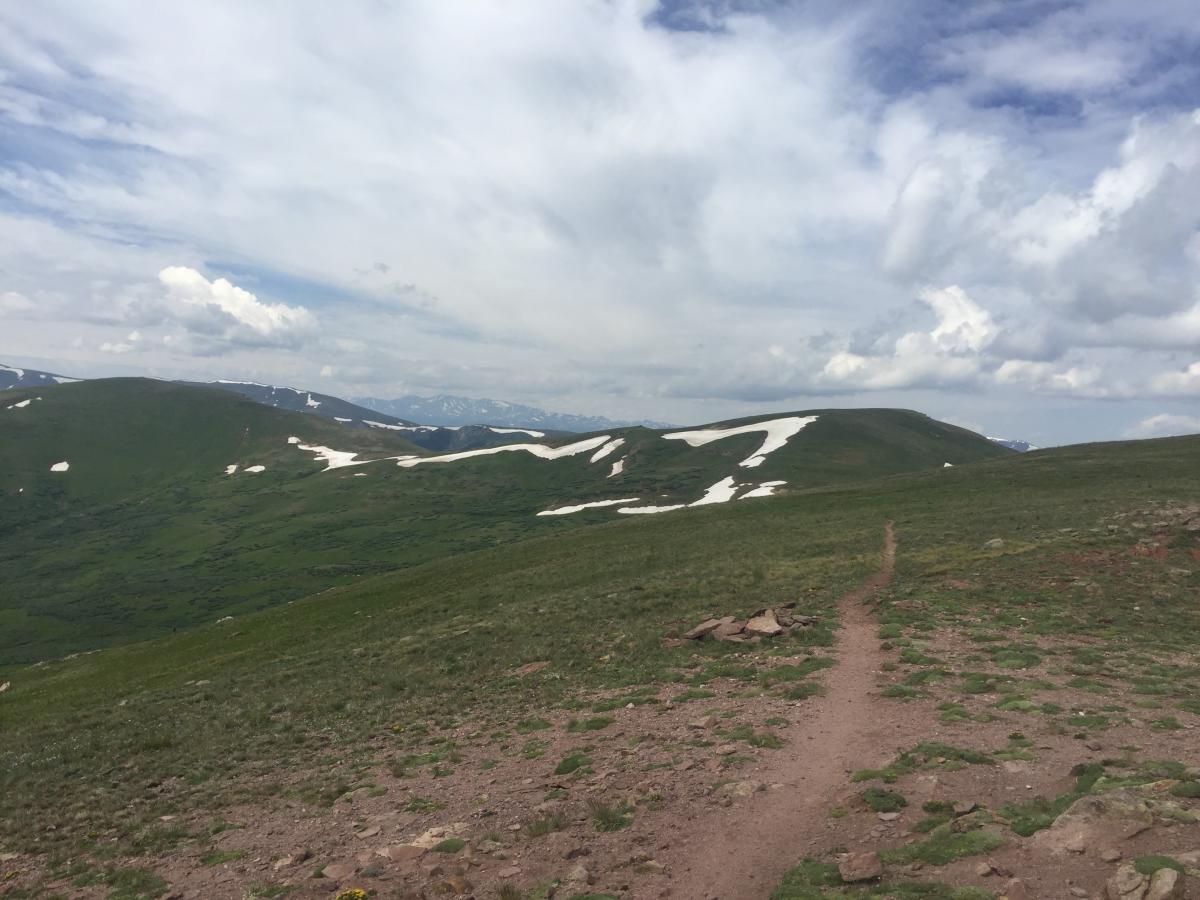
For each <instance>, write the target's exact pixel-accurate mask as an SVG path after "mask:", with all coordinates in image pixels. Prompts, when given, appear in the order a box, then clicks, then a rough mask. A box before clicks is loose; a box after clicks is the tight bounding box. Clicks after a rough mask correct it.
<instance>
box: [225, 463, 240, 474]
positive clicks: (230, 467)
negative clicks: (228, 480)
mask: <svg viewBox="0 0 1200 900" xmlns="http://www.w3.org/2000/svg"><path fill="white" fill-rule="evenodd" d="M237 470H238V467H237V463H233V464H231V465H228V466H226V467H225V474H226V475H232V474H233V473H234V472H236V471H237Z"/></svg>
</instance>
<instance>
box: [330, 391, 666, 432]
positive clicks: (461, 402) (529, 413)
mask: <svg viewBox="0 0 1200 900" xmlns="http://www.w3.org/2000/svg"><path fill="white" fill-rule="evenodd" d="M354 402H355V403H358V404H359V405H361V406H365V407H367V408H368V409H374V410H377V411H379V412H382V413H387V414H388V415H392V416H398V417H401V418H406V419H413V420H414V421H417V422H421V423H422V424H425V425H477V424H479V423H481V422H486V423H487V424H489V425H499V426H503V427H506V428H535V429H540V430H543V431H575V432H588V431H604V430H606V429H609V428H626V427H629V426H632V425H640V426H642V427H643V428H670V427H671V426H670V425H669V424H667V423H665V422H655V421H650V420H636V421H634V420H616V419H606V418H604V417H603V416H577V415H572V414H570V413H554V412H547V411H546V410H544V409H538V408H537V407H536V406H523V405H522V404H520V403H506V402H505V401H503V400H473V399H471V398H470V397H458V396H455V395H453V394H439V395H437V396H435V397H418V396H416V395H408V396H404V397H398V398H396V399H394V400H382V399H380V398H378V397H356V398H354Z"/></svg>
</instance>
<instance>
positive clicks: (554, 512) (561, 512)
mask: <svg viewBox="0 0 1200 900" xmlns="http://www.w3.org/2000/svg"><path fill="white" fill-rule="evenodd" d="M638 499H639V498H638V497H626V498H625V499H623V500H593V501H592V502H591V503H579V504H577V505H575V506H560V507H558V508H557V509H544V510H542V511H541V512H540V513H538V515H539V516H565V515H568V514H570V513H577V512H579V511H580V510H584V509H597V508H599V507H601V506H619V505H620V504H622V503H637V502H638Z"/></svg>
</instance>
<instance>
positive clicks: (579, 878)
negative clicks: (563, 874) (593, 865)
mask: <svg viewBox="0 0 1200 900" xmlns="http://www.w3.org/2000/svg"><path fill="white" fill-rule="evenodd" d="M566 880H567V883H568V884H578V885H584V884H591V883H592V882H593V881H595V880H596V879H595V878H593V877H592V873H591V872H589V871H588V870H587V868H586V867H585V866H583V865H576V866H574V867H572V868H571V870H570V871H569V872H567V878H566Z"/></svg>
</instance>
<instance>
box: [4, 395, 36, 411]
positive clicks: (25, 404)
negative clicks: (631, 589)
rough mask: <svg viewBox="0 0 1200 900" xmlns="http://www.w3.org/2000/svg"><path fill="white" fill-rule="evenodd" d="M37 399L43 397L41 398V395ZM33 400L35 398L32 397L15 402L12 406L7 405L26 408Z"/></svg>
mask: <svg viewBox="0 0 1200 900" xmlns="http://www.w3.org/2000/svg"><path fill="white" fill-rule="evenodd" d="M37 399H39V400H41V399H42V398H41V397H38V398H37ZM32 402H33V400H32V399H29V400H22V401H21V402H20V403H14V404H13V405H12V406H9V407H7V408H8V409H24V408H25V407H27V406H28V405H29V404H30V403H32Z"/></svg>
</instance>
